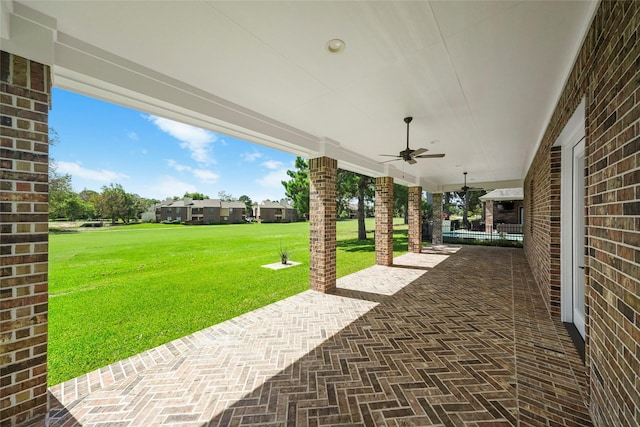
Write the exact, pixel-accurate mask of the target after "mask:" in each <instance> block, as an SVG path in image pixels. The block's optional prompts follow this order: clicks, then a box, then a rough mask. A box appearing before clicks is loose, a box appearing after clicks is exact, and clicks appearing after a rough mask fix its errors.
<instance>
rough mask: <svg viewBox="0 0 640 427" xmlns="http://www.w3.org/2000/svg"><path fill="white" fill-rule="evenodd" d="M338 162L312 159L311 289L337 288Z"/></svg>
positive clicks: (329, 290)
mask: <svg viewBox="0 0 640 427" xmlns="http://www.w3.org/2000/svg"><path fill="white" fill-rule="evenodd" d="M337 176H338V162H337V160H335V159H331V158H329V157H318V158H315V159H309V182H310V185H311V188H310V193H309V240H310V242H309V243H310V245H309V246H310V251H311V254H310V261H309V282H310V286H311V289H313V290H315V291H320V292H325V293H330V292H334V291H335V289H336V179H337Z"/></svg>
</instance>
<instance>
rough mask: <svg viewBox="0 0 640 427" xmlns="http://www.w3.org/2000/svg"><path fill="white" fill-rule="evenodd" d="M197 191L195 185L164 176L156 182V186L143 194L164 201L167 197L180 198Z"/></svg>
mask: <svg viewBox="0 0 640 427" xmlns="http://www.w3.org/2000/svg"><path fill="white" fill-rule="evenodd" d="M197 191H198V189H197V188H196V186H195V185H192V184H189V183H187V182H183V181H180V180H177V179H175V178H173V177H171V176H167V175H165V176H162V177H160V179H158V180H157V184H155V185H153V186H150V187H149V188H148V189H146V190H145V194H149V196H148V197H153V198H156V199H158V200H164V199H166V198H167V197H173V196H182V195H183V194H184V193H185V192H186V193H195V192H197Z"/></svg>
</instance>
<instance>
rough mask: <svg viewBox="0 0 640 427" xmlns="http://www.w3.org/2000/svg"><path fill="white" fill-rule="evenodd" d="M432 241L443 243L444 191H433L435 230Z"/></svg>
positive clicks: (438, 243)
mask: <svg viewBox="0 0 640 427" xmlns="http://www.w3.org/2000/svg"><path fill="white" fill-rule="evenodd" d="M431 236H432V237H431V243H432V244H434V245H441V244H442V193H433V230H432V232H431Z"/></svg>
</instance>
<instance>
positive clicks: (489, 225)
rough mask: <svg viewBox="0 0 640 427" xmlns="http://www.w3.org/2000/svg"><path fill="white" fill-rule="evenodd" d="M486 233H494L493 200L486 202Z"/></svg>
mask: <svg viewBox="0 0 640 427" xmlns="http://www.w3.org/2000/svg"><path fill="white" fill-rule="evenodd" d="M484 231H485V232H487V233H493V200H487V201H486V202H484Z"/></svg>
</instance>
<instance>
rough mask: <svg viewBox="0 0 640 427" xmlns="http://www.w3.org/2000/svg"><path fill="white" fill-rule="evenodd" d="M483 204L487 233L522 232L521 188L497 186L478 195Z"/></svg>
mask: <svg viewBox="0 0 640 427" xmlns="http://www.w3.org/2000/svg"><path fill="white" fill-rule="evenodd" d="M480 201H482V202H483V204H484V211H483V212H484V215H483V216H484V223H485V231H486V232H487V233H491V232H493V230H494V228H495V230H496V231H498V232H505V233H516V234H519V233H522V224H523V223H524V192H523V190H522V188H498V189H496V190H493V191H491V192H489V193H487V194H485V195H484V196H481V197H480Z"/></svg>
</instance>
